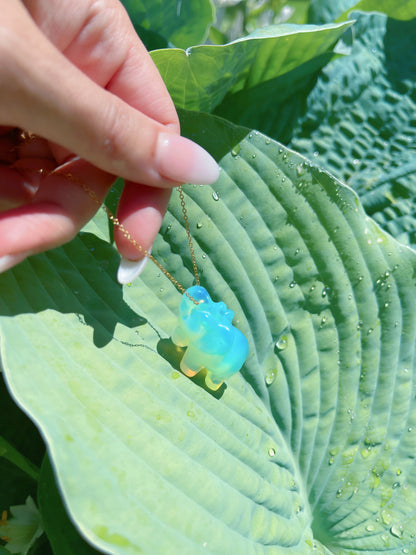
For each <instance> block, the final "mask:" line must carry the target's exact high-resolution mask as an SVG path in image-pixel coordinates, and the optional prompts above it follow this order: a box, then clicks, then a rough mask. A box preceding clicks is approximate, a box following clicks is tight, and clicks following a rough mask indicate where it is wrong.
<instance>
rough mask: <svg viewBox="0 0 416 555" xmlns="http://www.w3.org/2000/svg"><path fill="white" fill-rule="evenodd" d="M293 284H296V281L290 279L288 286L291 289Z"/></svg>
mask: <svg viewBox="0 0 416 555" xmlns="http://www.w3.org/2000/svg"><path fill="white" fill-rule="evenodd" d="M295 286H296V281H295V280H293V281H291V282H290V283H289V287H290V288H291V289H293V288H294V287H295Z"/></svg>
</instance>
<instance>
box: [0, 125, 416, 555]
mask: <svg viewBox="0 0 416 555" xmlns="http://www.w3.org/2000/svg"><path fill="white" fill-rule="evenodd" d="M183 129H184V131H185V132H186V133H187V135H188V136H191V137H192V138H198V139H199V140H200V142H202V143H203V144H204V146H206V147H208V148H210V149H211V151H212V152H213V153H214V154H215V155H216V156H217V157H221V158H222V161H221V165H222V168H223V170H222V175H221V177H220V180H219V181H218V183H217V184H216V186H215V188H214V189H211V188H209V187H193V186H188V188H187V200H186V203H187V208H188V213H189V218H190V221H191V231H192V234H193V237H194V244H195V249H196V255H197V259H198V264H199V266H200V269H201V278H202V284H203V285H204V286H206V287H207V288H208V290H209V291H210V292H211V294H212V296H213V297H214V298H215V299H218V300H219V299H221V300H224V301H225V302H226V303H227V304H228V305H229V306H230V307H231V308H232V309H233V310H234V311H235V313H236V323H237V325H238V326H239V327H240V328H241V329H242V330H243V331H244V333H246V335H247V337H248V339H249V343H250V356H249V358H248V360H247V363H246V365H245V366H244V368H243V370H242V372H241V373H240V374H238V375H236V376H235V377H233V378H232V379H231V380H229V382H228V384H227V388H226V389H224V390H222V391H220V394H219V395H216V396H213V395H211V394H210V393H209V392H207V391H205V390H204V389H203V388H202V387H200V385H198V383H194V382H192V381H190V380H189V379H187V378H185V377H184V376H182V375H181V374H180V373H179V372H178V371H177V367H178V360H179V357H180V353H178V351H177V350H176V349H175V348H174V346H173V345H172V344H171V342H170V341H169V335H170V333H171V331H172V329H173V327H174V325H175V321H176V314H177V308H178V304H179V299H180V294H179V293H178V292H177V291H176V290H175V289H174V287H173V285H171V283H170V282H169V281H168V280H167V279H166V277H165V276H164V275H163V274H161V273H160V272H159V270H158V269H157V268H156V267H154V266H148V267H147V268H146V272H145V273H144V274H143V278H142V279H141V280H139V281H138V283H137V284H134V285H132V286H131V287H126V288H124V290H122V289H121V287H120V286H119V285H117V283H116V281H115V270H116V266H117V261H118V256H117V254H116V252H115V251H114V249H113V247H112V246H111V245H109V244H108V242H107V222H106V219H105V217H104V215H103V214H101V215H100V216H98V217H97V218H96V219H95V220H94V222H92V223H91V224H89V226H88V227H87V228H86V229H85V230H84V232H83V233H82V234H81V235H80V236H79V237H78V238H77V239H76V240H74V241H73V242H72V243H71V244H69V245H67V246H65V247H63V248H60V249H57V250H55V251H52V252H49V253H47V254H44V255H40V256H37V257H33V258H32V259H30V260H29V261H28V262H26V263H24V264H22V265H21V266H19V267H18V268H16V269H15V270H13V271H10V272H8V273H7V274H6V275H3V276H1V278H0V285H1V290H2V292H3V296H2V299H1V305H0V307H1V308H0V310H1V314H2V316H1V320H0V326H1V336H2V343H1V346H2V361H3V365H4V368H5V373H6V375H7V379H8V382H9V385H10V387H11V390H12V392H13V394H14V395H15V396H16V399H17V400H18V402H19V403H20V404H21V405H22V406H23V407H24V408H25V410H26V411H27V412H28V413H29V414H30V415H31V417H32V418H33V419H34V421H35V422H37V424H38V426H39V427H40V429H41V430H42V433H43V435H44V437H45V439H46V442H47V444H48V446H49V450H50V454H51V458H52V461H53V464H54V465H55V468H56V471H57V478H58V483H59V485H60V487H61V489H62V492H63V495H64V497H65V500H66V504H67V507H68V510H69V513H70V515H71V516H72V518H73V519H74V520H75V521H76V523H77V525H78V527H79V528H80V530H81V531H82V532H83V533H84V535H85V536H86V537H87V538H88V539H89V540H90V541H91V542H93V543H94V544H95V545H96V546H98V547H99V548H101V549H103V550H105V551H108V552H111V553H120V554H124V553H137V552H140V551H143V552H145V553H164V552H173V553H176V552H177V553H179V552H180V553H199V552H202V551H204V552H206V551H209V552H215V553H227V552H231V551H236V552H241V553H249V552H256V551H258V550H259V549H261V550H262V551H265V552H268V551H270V552H273V553H291V554H292V553H297V552H299V553H305V552H308V551H309V550H310V549H312V547H313V541H314V540H313V537H312V529H313V531H314V535H315V537H316V538H317V539H318V540H320V541H321V542H322V543H323V544H325V545H326V548H325V547H321V548H319V549H321V550H322V552H323V551H325V550H326V549H327V548H329V549H331V550H333V551H334V552H339V550H340V549H350V550H352V551H353V552H354V551H355V550H363V549H366V550H367V551H368V552H369V553H380V551H382V550H384V549H385V548H388V549H389V550H390V552H397V553H398V552H400V551H401V550H402V549H413V547H412V546H413V541H414V539H413V537H412V530H415V522H414V519H415V515H416V512H415V508H416V507H415V504H416V501H415V499H416V496H415V492H414V487H415V477H416V469H415V465H414V458H413V456H414V455H413V454H414V452H415V447H416V433H415V432H414V430H416V427H415V426H416V421H415V419H416V406H415V401H414V395H415V391H414V389H415V388H414V372H415V334H416V316H415V314H416V310H415V309H416V306H415V303H416V295H415V293H416V284H415V272H416V255H415V254H414V252H412V251H411V250H409V249H407V248H405V247H402V246H400V245H399V244H398V243H396V242H395V241H394V240H393V239H392V238H391V237H389V236H388V235H386V234H385V233H384V232H382V231H381V230H380V229H379V228H378V227H377V226H376V225H375V224H374V223H373V222H372V221H371V220H369V219H368V218H367V217H366V215H365V213H364V212H363V210H362V208H361V206H360V204H359V202H358V199H357V197H356V196H355V194H354V193H353V192H352V191H351V190H350V189H348V188H345V187H344V186H342V185H341V184H340V183H339V182H337V181H336V180H335V179H334V178H332V177H331V176H330V175H329V174H327V173H325V172H324V171H322V170H320V169H319V168H317V167H315V166H314V165H313V164H311V163H309V162H308V161H306V160H305V159H304V158H302V157H300V156H298V155H297V154H295V153H294V152H292V151H289V150H286V149H285V148H284V147H283V146H281V145H279V144H276V143H274V142H273V141H271V140H270V139H268V138H267V137H265V136H263V135H261V134H259V133H255V132H246V130H244V129H242V128H236V127H233V126H231V125H230V124H227V123H224V122H222V121H219V120H215V119H214V118H212V117H208V116H206V117H204V116H202V115H199V116H198V115H197V114H191V115H190V116H189V117H187V116H186V115H185V116H184V119H183ZM154 254H155V255H156V256H157V257H158V259H159V260H160V261H161V262H162V264H163V265H164V266H165V267H167V268H168V269H169V270H170V271H172V272H173V274H174V275H175V277H176V278H177V279H178V280H179V281H180V282H181V283H183V284H184V285H185V286H188V285H191V283H192V273H191V262H190V256H189V250H188V247H187V242H186V234H185V231H184V228H183V219H182V214H181V209H180V205H179V203H178V202H177V199H173V201H172V203H171V205H170V209H169V212H168V214H167V216H166V219H165V221H164V225H163V227H162V230H161V234H160V236H159V238H158V241H157V243H156V245H155V248H154ZM363 429H364V430H366V433H365V434H364V435H363ZM86 491H88V495H86ZM311 527H312V529H311ZM316 549H318V544H316Z"/></svg>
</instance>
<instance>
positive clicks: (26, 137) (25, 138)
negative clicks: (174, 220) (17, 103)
mask: <svg viewBox="0 0 416 555" xmlns="http://www.w3.org/2000/svg"><path fill="white" fill-rule="evenodd" d="M20 138H21V140H22V142H24V143H28V142H31V141H33V140H34V139H36V136H35V135H33V134H32V133H30V132H29V131H20ZM12 150H13V149H12ZM19 169H20V170H21V169H22V168H19ZM38 172H39V173H40V174H41V175H42V176H48V175H58V176H62V177H64V178H65V179H68V181H71V183H74V184H75V185H79V186H81V187H82V188H83V189H84V191H85V192H86V193H87V194H88V196H89V197H90V198H91V199H92V200H93V201H94V202H96V203H97V204H98V205H99V206H101V207H102V208H103V210H104V211H105V212H106V214H107V217H108V219H109V220H110V221H111V222H112V223H113V224H114V225H115V226H116V227H117V228H118V229H119V230H120V231H121V233H122V234H123V236H124V237H125V238H126V239H127V240H128V241H129V242H130V243H131V244H132V245H133V246H134V248H135V249H136V250H137V251H138V252H140V253H141V254H142V255H143V256H145V257H147V258H149V259H150V260H151V261H152V262H153V263H154V264H155V265H156V266H157V267H158V268H159V270H160V271H161V272H162V273H163V274H164V275H165V276H166V277H167V278H168V279H169V280H170V281H171V282H172V283H173V284H174V285H175V287H176V288H177V289H178V290H179V291H180V292H181V293H184V294H185V295H186V296H187V297H188V298H189V299H190V300H191V301H192V302H193V303H194V304H199V303H200V301H196V300H195V299H194V298H193V297H192V296H191V295H190V294H189V293H188V292H187V290H186V289H185V287H183V286H182V285H181V284H180V283H179V281H178V280H177V279H175V278H174V277H173V276H172V274H171V273H170V272H168V271H167V270H166V269H165V268H164V267H163V266H162V264H161V263H160V262H159V261H158V260H157V259H156V258H155V257H154V256H153V255H152V254H150V252H149V251H148V250H147V249H145V248H143V247H142V246H141V245H140V244H139V243H138V242H137V241H136V239H134V238H133V237H132V236H131V233H130V232H129V231H128V230H127V229H126V228H125V227H124V225H123V224H122V223H121V222H120V221H119V219H118V218H117V217H116V216H114V214H112V213H111V211H110V210H109V209H108V208H107V207H106V206H105V205H104V204H102V202H101V200H100V199H99V198H98V197H97V195H96V194H95V193H94V191H93V190H92V189H90V188H89V187H88V185H86V183H84V182H83V181H82V180H81V179H79V178H77V177H75V176H74V175H73V174H71V173H69V172H65V173H64V172H60V171H59V170H58V171H55V170H53V171H48V170H45V169H39V170H38ZM177 189H178V191H179V199H180V203H181V208H182V214H183V219H184V224H185V230H186V235H187V238H188V244H189V250H190V253H191V260H192V268H193V272H194V276H195V282H196V284H197V285H200V279H199V272H198V267H197V264H196V257H195V250H194V246H193V242H192V235H191V230H190V228H189V219H188V213H187V210H186V205H185V197H184V194H183V189H182V186H181V185H180V186H179V187H177Z"/></svg>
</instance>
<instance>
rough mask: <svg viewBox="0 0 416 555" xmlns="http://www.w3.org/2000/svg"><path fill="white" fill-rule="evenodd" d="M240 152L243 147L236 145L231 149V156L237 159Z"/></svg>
mask: <svg viewBox="0 0 416 555" xmlns="http://www.w3.org/2000/svg"><path fill="white" fill-rule="evenodd" d="M240 150H241V146H240V145H239V144H238V145H235V146H234V147H233V148H232V149H231V154H232V156H234V157H235V156H238V153H239V152H240Z"/></svg>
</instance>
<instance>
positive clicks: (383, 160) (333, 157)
mask: <svg viewBox="0 0 416 555" xmlns="http://www.w3.org/2000/svg"><path fill="white" fill-rule="evenodd" d="M354 35H355V40H354V44H353V47H352V51H351V54H350V56H347V57H344V58H342V59H337V60H334V61H333V62H331V63H330V64H328V66H327V67H326V68H325V69H324V70H323V73H322V76H321V77H320V78H319V80H318V82H317V85H316V86H315V88H314V90H313V91H312V93H311V94H310V95H309V97H308V99H307V105H306V109H305V112H304V115H302V116H301V117H300V118H299V119H298V121H294V120H291V121H290V122H289V123H288V128H289V129H290V130H291V133H292V140H291V142H290V145H291V146H292V147H293V148H295V149H296V150H298V151H299V152H301V153H302V154H305V155H306V156H309V157H312V158H314V157H316V161H317V162H319V163H320V164H322V165H323V166H325V168H327V169H329V170H330V171H331V172H332V173H333V174H334V175H336V176H337V177H338V178H339V179H342V180H343V181H345V182H347V183H348V184H349V185H350V186H351V187H353V188H354V189H355V190H356V191H357V193H358V194H359V195H360V198H361V201H362V202H363V204H364V207H365V209H366V211H367V213H368V214H369V215H371V216H372V217H373V218H374V219H375V220H376V221H377V222H378V223H379V224H380V225H381V226H382V227H383V228H384V229H385V230H387V231H389V232H390V233H391V234H392V235H394V236H395V237H396V238H398V239H399V240H400V241H402V242H404V243H406V244H409V245H416V203H415V201H414V200H415V198H416V120H415V113H416V87H415V82H416V48H415V36H416V20H413V21H406V22H404V21H395V20H392V19H388V18H387V17H386V16H383V15H375V14H374V15H367V14H357V21H356V23H355V25H354ZM276 131H279V128H278V127H276Z"/></svg>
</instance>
